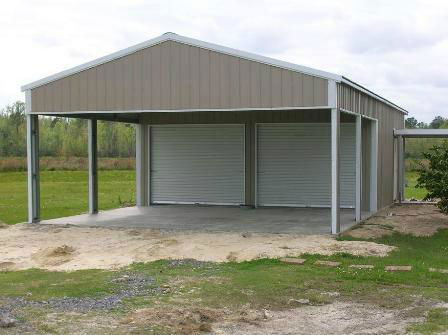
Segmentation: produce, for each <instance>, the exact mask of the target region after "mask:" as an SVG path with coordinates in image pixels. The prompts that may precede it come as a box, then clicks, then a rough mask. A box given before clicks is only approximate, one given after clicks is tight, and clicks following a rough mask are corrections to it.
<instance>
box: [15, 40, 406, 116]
mask: <svg viewBox="0 0 448 335" xmlns="http://www.w3.org/2000/svg"><path fill="white" fill-rule="evenodd" d="M166 41H175V42H178V43H183V44H187V45H191V46H195V47H199V48H203V49H208V50H211V51H215V52H219V53H223V54H227V55H230V56H235V57H239V58H243V59H247V60H250V61H255V62H259V63H263V64H267V65H272V66H276V67H279V68H284V69H287V70H291V71H296V72H300V73H304V74H308V75H311V76H315V77H320V78H324V79H328V80H333V81H335V82H338V83H344V84H346V85H349V86H351V87H354V88H356V89H357V90H360V91H362V92H363V93H365V94H367V95H370V96H372V97H373V98H375V99H378V100H380V101H382V102H384V103H386V104H387V105H389V106H391V107H393V108H395V109H398V110H400V111H401V112H403V113H406V114H407V111H406V110H405V109H403V108H401V107H400V106H398V105H396V104H394V103H392V102H390V101H389V100H387V99H385V98H383V97H381V96H380V95H378V94H376V93H374V92H372V91H370V90H368V89H366V88H365V87H363V86H361V85H359V84H357V83H355V82H353V81H352V80H350V79H348V78H346V77H344V76H341V75H338V74H335V73H331V72H326V71H321V70H317V69H313V68H310V67H306V66H302V65H297V64H293V63H289V62H285V61H281V60H278V59H274V58H270V57H265V56H261V55H257V54H254V53H250V52H246V51H241V50H237V49H232V48H228V47H225V46H221V45H217V44H213V43H209V42H204V41H201V40H197V39H193V38H190V37H185V36H181V35H177V34H175V33H171V32H168V33H165V34H163V35H161V36H158V37H156V38H153V39H150V40H148V41H145V42H142V43H139V44H136V45H134V46H131V47H129V48H126V49H123V50H120V51H117V52H114V53H111V54H109V55H107V56H104V57H100V58H97V59H95V60H92V61H90V62H87V63H84V64H81V65H78V66H75V67H73V68H70V69H67V70H64V71H61V72H58V73H56V74H53V75H51V76H48V77H45V78H42V79H39V80H36V81H34V82H31V83H29V84H26V85H23V86H22V87H21V90H22V92H23V91H27V90H31V89H34V88H36V87H39V86H43V85H45V84H48V83H50V82H53V81H56V80H58V79H61V78H64V77H68V76H71V75H73V74H76V73H79V72H81V71H84V70H87V69H90V68H93V67H95V66H98V65H101V64H104V63H107V62H110V61H113V60H115V59H118V58H121V57H124V56H127V55H130V54H132V53H135V52H137V51H139V50H142V49H146V48H149V47H151V46H154V45H157V44H160V43H163V42H166Z"/></svg>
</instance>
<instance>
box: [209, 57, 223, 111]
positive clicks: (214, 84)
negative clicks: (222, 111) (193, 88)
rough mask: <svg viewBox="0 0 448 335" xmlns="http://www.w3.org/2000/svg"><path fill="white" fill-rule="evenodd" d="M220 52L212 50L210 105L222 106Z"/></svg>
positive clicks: (212, 106)
mask: <svg viewBox="0 0 448 335" xmlns="http://www.w3.org/2000/svg"><path fill="white" fill-rule="evenodd" d="M220 60H221V59H220V57H219V54H218V53H216V52H210V107H211V108H220V107H221V78H220V73H221V61H220Z"/></svg>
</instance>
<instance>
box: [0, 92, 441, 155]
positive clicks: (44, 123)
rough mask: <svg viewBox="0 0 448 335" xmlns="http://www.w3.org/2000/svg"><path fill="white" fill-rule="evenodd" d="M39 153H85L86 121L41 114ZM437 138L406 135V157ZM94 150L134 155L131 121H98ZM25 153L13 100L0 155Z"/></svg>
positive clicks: (0, 136) (5, 112)
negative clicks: (96, 147) (96, 144)
mask: <svg viewBox="0 0 448 335" xmlns="http://www.w3.org/2000/svg"><path fill="white" fill-rule="evenodd" d="M405 123H406V128H436V129H438V128H448V118H444V117H442V116H436V117H435V118H434V119H433V120H432V121H431V122H430V123H425V122H421V121H418V120H417V119H416V118H414V117H409V118H407V119H406V121H405ZM39 128H40V132H39V133H40V143H39V150H40V154H41V156H48V157H57V156H65V157H86V156H87V121H86V120H82V119H73V118H61V117H41V118H40V120H39ZM441 141H442V140H440V139H409V140H407V143H406V156H407V157H408V158H416V159H419V158H422V157H423V156H422V153H423V152H427V151H428V150H429V148H430V147H432V146H433V145H434V144H440V143H441ZM98 151H99V155H100V156H102V157H134V156H135V128H134V126H133V125H131V124H126V123H119V122H107V121H98ZM24 156H26V118H25V104H24V103H23V102H21V101H17V102H16V103H14V104H12V105H8V106H6V107H5V108H3V109H2V110H1V112H0V157H24Z"/></svg>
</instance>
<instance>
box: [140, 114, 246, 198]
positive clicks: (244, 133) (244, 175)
mask: <svg viewBox="0 0 448 335" xmlns="http://www.w3.org/2000/svg"><path fill="white" fill-rule="evenodd" d="M198 126H200V127H204V128H206V127H208V126H223V127H224V126H232V127H241V128H242V131H243V147H242V151H243V183H242V199H243V203H242V204H240V203H227V202H226V203H220V202H209V201H205V202H202V201H200V202H197V201H153V200H152V190H151V184H152V183H151V181H152V176H151V172H150V171H151V170H152V162H153V159H152V150H151V149H152V147H151V145H152V144H151V140H152V137H151V133H152V132H151V128H153V127H198ZM148 133H149V138H148V141H149V144H148V149H149V165H148V167H149V169H146V170H147V173H148V183H149V184H148V190H149V195H148V197H149V205H162V204H173V205H209V206H244V205H245V204H246V124H245V123H171V124H152V125H148Z"/></svg>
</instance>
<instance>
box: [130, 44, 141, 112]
mask: <svg viewBox="0 0 448 335" xmlns="http://www.w3.org/2000/svg"><path fill="white" fill-rule="evenodd" d="M132 70H133V75H132V95H131V96H132V102H133V103H132V109H133V110H141V109H142V105H143V104H142V100H143V97H142V95H143V52H142V51H138V52H136V53H135V54H133V55H132Z"/></svg>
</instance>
